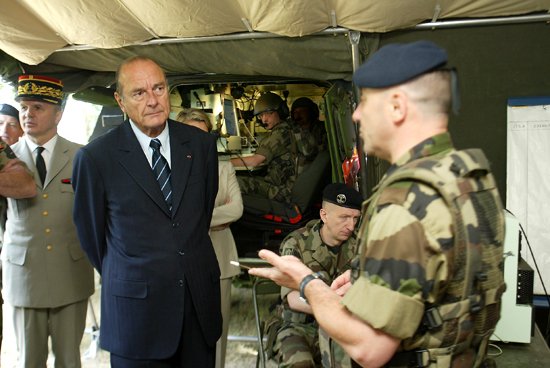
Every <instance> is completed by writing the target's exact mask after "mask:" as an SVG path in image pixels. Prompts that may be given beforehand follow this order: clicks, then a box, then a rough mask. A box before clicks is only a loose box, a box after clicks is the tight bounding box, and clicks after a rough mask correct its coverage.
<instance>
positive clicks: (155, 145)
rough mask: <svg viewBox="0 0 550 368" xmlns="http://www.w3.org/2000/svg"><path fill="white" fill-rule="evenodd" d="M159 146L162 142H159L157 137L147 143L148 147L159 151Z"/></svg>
mask: <svg viewBox="0 0 550 368" xmlns="http://www.w3.org/2000/svg"><path fill="white" fill-rule="evenodd" d="M160 146H162V144H161V143H160V141H159V140H158V138H154V139H151V142H150V143H149V147H151V148H152V149H154V150H157V151H159V152H160Z"/></svg>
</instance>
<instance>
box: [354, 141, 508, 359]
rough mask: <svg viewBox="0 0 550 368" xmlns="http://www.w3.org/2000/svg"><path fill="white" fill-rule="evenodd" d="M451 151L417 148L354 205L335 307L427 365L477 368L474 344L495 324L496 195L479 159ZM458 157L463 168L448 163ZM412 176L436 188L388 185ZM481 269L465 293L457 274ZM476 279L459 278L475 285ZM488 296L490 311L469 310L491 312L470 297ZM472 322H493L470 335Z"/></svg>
mask: <svg viewBox="0 0 550 368" xmlns="http://www.w3.org/2000/svg"><path fill="white" fill-rule="evenodd" d="M460 152H462V151H459V152H457V151H455V150H454V149H453V147H452V143H451V139H450V136H449V134H448V133H444V134H440V135H436V136H434V137H432V138H429V139H427V140H425V141H423V142H421V143H420V144H418V145H417V146H415V147H414V148H413V149H411V150H410V151H409V152H408V154H406V155H405V156H404V157H402V158H401V159H399V160H398V161H397V162H396V163H395V164H394V165H392V166H391V167H390V168H389V170H388V172H387V174H386V175H385V176H384V177H383V178H382V180H381V181H380V184H379V185H378V187H377V188H375V189H378V190H377V191H376V192H375V193H374V194H373V196H372V197H371V198H370V199H369V200H368V201H367V202H366V203H365V204H364V205H363V219H362V224H361V226H360V228H359V243H360V249H359V258H360V265H359V268H358V270H357V271H358V272H354V273H353V278H354V283H353V285H352V287H351V288H350V290H349V291H348V292H347V294H346V296H345V297H344V299H343V304H344V305H346V307H347V308H348V309H349V310H350V311H351V312H352V313H354V314H355V315H357V316H358V317H360V318H362V319H363V320H365V321H366V322H367V323H369V324H370V325H371V326H373V327H374V328H376V329H380V330H382V331H384V332H385V333H387V334H389V335H392V336H394V337H397V338H399V339H401V340H402V343H401V350H404V351H413V350H417V349H429V350H430V354H431V357H428V359H429V366H432V365H431V364H437V367H447V366H448V367H450V366H451V364H452V366H453V367H476V366H478V364H479V362H478V360H477V358H478V356H479V355H478V354H477V349H478V348H479V346H478V345H479V344H480V341H481V339H482V338H483V339H485V338H486V339H487V340H488V336H487V335H490V332H491V329H492V328H494V326H495V325H496V322H497V320H498V317H499V312H498V310H499V308H500V305H499V300H500V295H501V293H502V291H503V279H502V268H501V266H502V245H503V240H504V218H503V212H502V204H501V202H500V198H499V195H498V191H497V189H496V185H495V183H494V179H493V177H492V174H491V173H490V170H489V168H488V163H486V159H485V156H484V155H483V154H482V153H481V151H479V150H476V152H477V154H478V155H477V156H475V155H474V156H469V155H468V154H465V153H464V154H461V153H460ZM463 157H466V158H467V160H462V161H457V160H456V159H457V158H463ZM476 159H479V160H477V161H476ZM453 160H455V161H453ZM411 168H412V169H413V170H414V169H416V171H419V170H425V171H428V172H433V173H436V172H437V173H438V178H440V182H438V185H440V187H438V189H436V188H435V187H434V185H433V183H432V184H428V183H427V182H425V181H422V180H414V179H412V178H411V179H407V178H408V177H407V176H405V179H403V180H400V181H396V182H393V181H392V178H395V177H396V176H398V175H400V172H403V171H405V170H409V172H410V169H411ZM471 168H475V170H474V169H472V170H471ZM464 174H466V177H463V175H464ZM463 179H464V180H463ZM385 183H390V184H389V185H386V184H385ZM451 190H455V191H456V192H458V193H459V194H460V195H461V196H459V197H457V198H459V205H457V206H455V205H454V204H449V205H448V203H449V202H447V201H446V200H447V197H445V199H444V198H443V197H442V193H443V192H449V191H451ZM464 193H465V194H464ZM463 194H464V195H463ZM457 208H459V210H458V211H456V210H457ZM451 211H455V212H453V213H454V215H453V214H452V213H451ZM457 212H458V213H457ZM456 218H460V219H461V221H462V223H459V224H457V223H456ZM464 229H467V234H464V233H465V232H466V231H464ZM458 238H459V239H458ZM486 257H487V258H486ZM480 264H483V267H486V269H485V268H484V277H485V278H484V280H485V281H483V282H476V283H475V284H473V286H472V287H470V286H468V287H466V282H465V279H466V278H467V276H466V272H467V271H468V270H470V269H477V268H476V267H475V266H476V265H480ZM479 269H481V266H479ZM479 273H480V275H477V274H476V275H475V277H473V276H472V277H468V279H469V280H473V279H476V280H477V279H478V277H477V276H480V277H479V280H481V279H483V278H482V277H481V272H479ZM488 285H489V286H488ZM483 288H485V289H483ZM487 288H491V289H492V290H494V293H493V294H494V295H491V296H488V295H483V297H487V299H491V301H492V302H491V301H489V300H487V304H486V305H485V306H483V305H481V304H480V305H478V306H479V307H480V308H481V310H483V311H484V312H486V311H487V310H488V309H490V312H491V313H481V312H479V309H477V308H473V304H474V302H472V303H470V300H469V298H470V297H474V296H475V297H480V293H481V292H479V293H478V291H477V290H478V289H480V290H481V289H483V290H486V289H487ZM463 293H466V294H465V295H463ZM464 299H466V300H464ZM380 306H383V307H382V308H380ZM432 307H433V308H432ZM431 310H436V312H437V314H438V316H439V317H442V319H443V321H442V323H441V324H438V325H437V326H436V327H433V328H429V327H427V326H426V317H427V315H428V312H429V311H431ZM373 311H375V312H373ZM439 312H441V315H439ZM478 315H483V316H484V317H485V316H488V315H492V316H490V317H487V319H486V320H485V321H483V322H482V323H481V324H480V326H481V325H482V327H481V328H479V329H478V326H476V324H477V322H478V320H477V316H478ZM481 335H483V337H481ZM480 349H483V347H481V348H480ZM483 354H484V352H483V351H482V354H481V355H483ZM457 357H459V359H456V358H457ZM391 366H400V365H394V364H392V365H391ZM427 366H428V365H427ZM434 366H435V365H434Z"/></svg>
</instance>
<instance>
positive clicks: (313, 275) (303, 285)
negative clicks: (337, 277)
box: [300, 272, 326, 303]
mask: <svg viewBox="0 0 550 368" xmlns="http://www.w3.org/2000/svg"><path fill="white" fill-rule="evenodd" d="M316 279H320V280H323V282H325V283H326V280H325V278H324V277H323V274H322V273H321V272H314V273H311V274H309V275H307V276H306V277H304V278H303V279H302V281H301V282H300V299H301V300H302V301H303V302H304V303H307V302H308V301H307V298H306V294H305V288H306V285H307V284H309V282H310V281H313V280H316Z"/></svg>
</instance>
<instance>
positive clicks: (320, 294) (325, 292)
mask: <svg viewBox="0 0 550 368" xmlns="http://www.w3.org/2000/svg"><path fill="white" fill-rule="evenodd" d="M446 63H447V53H446V51H445V50H443V49H441V48H440V47H439V46H437V45H436V44H434V43H432V42H429V41H417V42H413V43H409V44H390V45H386V46H384V47H382V48H381V49H380V50H379V51H378V52H376V53H374V54H373V55H372V56H371V57H370V59H369V60H368V61H367V62H366V63H365V64H364V65H362V66H361V67H360V68H359V69H358V70H357V71H356V73H355V74H354V77H353V80H354V82H355V84H356V85H357V86H359V87H360V88H361V100H360V103H359V105H358V107H357V109H356V110H355V112H354V115H353V118H354V120H355V121H358V122H359V124H360V134H361V137H362V139H363V145H364V150H365V152H366V153H367V154H370V155H376V156H378V157H380V158H382V159H385V160H387V161H389V162H390V163H391V164H392V165H391V166H390V168H389V169H388V171H387V173H386V175H385V176H384V177H383V178H382V180H381V182H380V183H379V185H378V187H377V188H376V191H375V193H374V194H373V196H372V197H371V198H369V200H367V201H366V202H365V204H364V205H363V217H362V222H361V225H360V227H359V231H358V239H359V240H358V241H359V254H358V255H359V257H358V261H359V262H358V263H356V262H354V267H353V272H346V273H344V274H343V275H342V276H340V277H338V278H337V279H336V280H335V281H334V282H333V283H332V285H331V287H329V286H327V285H326V284H325V283H324V282H323V281H322V280H321V279H319V278H318V277H315V274H312V271H311V270H310V269H309V268H308V267H306V266H305V265H303V264H302V263H301V262H299V261H298V260H297V259H295V258H284V257H283V258H281V257H278V256H277V255H275V254H273V252H269V251H267V250H262V251H261V252H260V257H262V258H264V259H266V260H267V261H269V262H270V263H271V264H272V265H274V266H275V268H271V269H253V270H251V271H250V274H253V275H256V276H265V277H269V278H271V279H274V280H275V281H276V282H278V283H280V284H282V285H284V286H287V287H290V288H293V289H299V290H300V292H301V295H302V296H304V297H305V298H306V299H307V300H308V301H309V303H310V305H311V306H312V309H313V312H314V315H315V318H316V320H317V322H318V323H319V325H320V326H321V327H322V328H323V329H324V330H325V331H326V332H327V333H328V334H329V335H330V336H331V337H332V338H334V339H335V340H336V341H337V342H338V343H339V344H340V345H342V347H343V348H344V349H345V350H346V351H347V352H348V353H349V354H350V356H351V357H352V358H353V359H354V361H355V362H356V364H357V365H361V366H376V367H378V366H388V367H411V366H414V367H430V368H435V367H437V368H443V367H445V368H447V367H449V368H450V367H453V368H471V367H490V366H492V362H491V361H490V359H488V358H487V344H488V340H489V338H490V336H491V334H492V332H493V331H494V328H495V326H496V323H497V321H498V318H499V312H500V299H501V295H502V292H503V290H504V282H503V274H502V262H503V256H502V251H503V241H504V213H503V210H502V203H501V200H500V198H499V194H498V190H497V188H496V184H495V181H494V178H493V176H492V174H491V170H490V167H489V164H488V160H487V158H486V157H485V155H484V154H483V152H482V151H481V150H478V149H469V150H463V151H457V150H455V149H454V148H453V145H452V142H451V138H450V135H449V133H448V132H447V125H448V114H449V111H450V109H451V106H452V105H453V103H452V102H453V101H456V100H455V99H453V95H454V94H453V92H456V90H455V91H453V90H454V88H453V87H452V86H453V84H454V83H453V82H454V79H455V76H454V71H452V70H449V69H447V68H446Z"/></svg>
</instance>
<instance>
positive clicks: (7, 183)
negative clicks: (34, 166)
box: [0, 158, 36, 199]
mask: <svg viewBox="0 0 550 368" xmlns="http://www.w3.org/2000/svg"><path fill="white" fill-rule="evenodd" d="M0 195H2V196H4V197H10V198H16V199H19V198H30V197H34V196H35V195H36V184H35V182H34V179H33V177H32V174H31V173H30V171H29V170H28V169H27V166H26V165H25V164H24V163H23V162H22V161H20V160H18V159H16V158H14V159H10V160H8V162H6V164H5V165H4V167H3V168H2V170H0Z"/></svg>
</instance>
